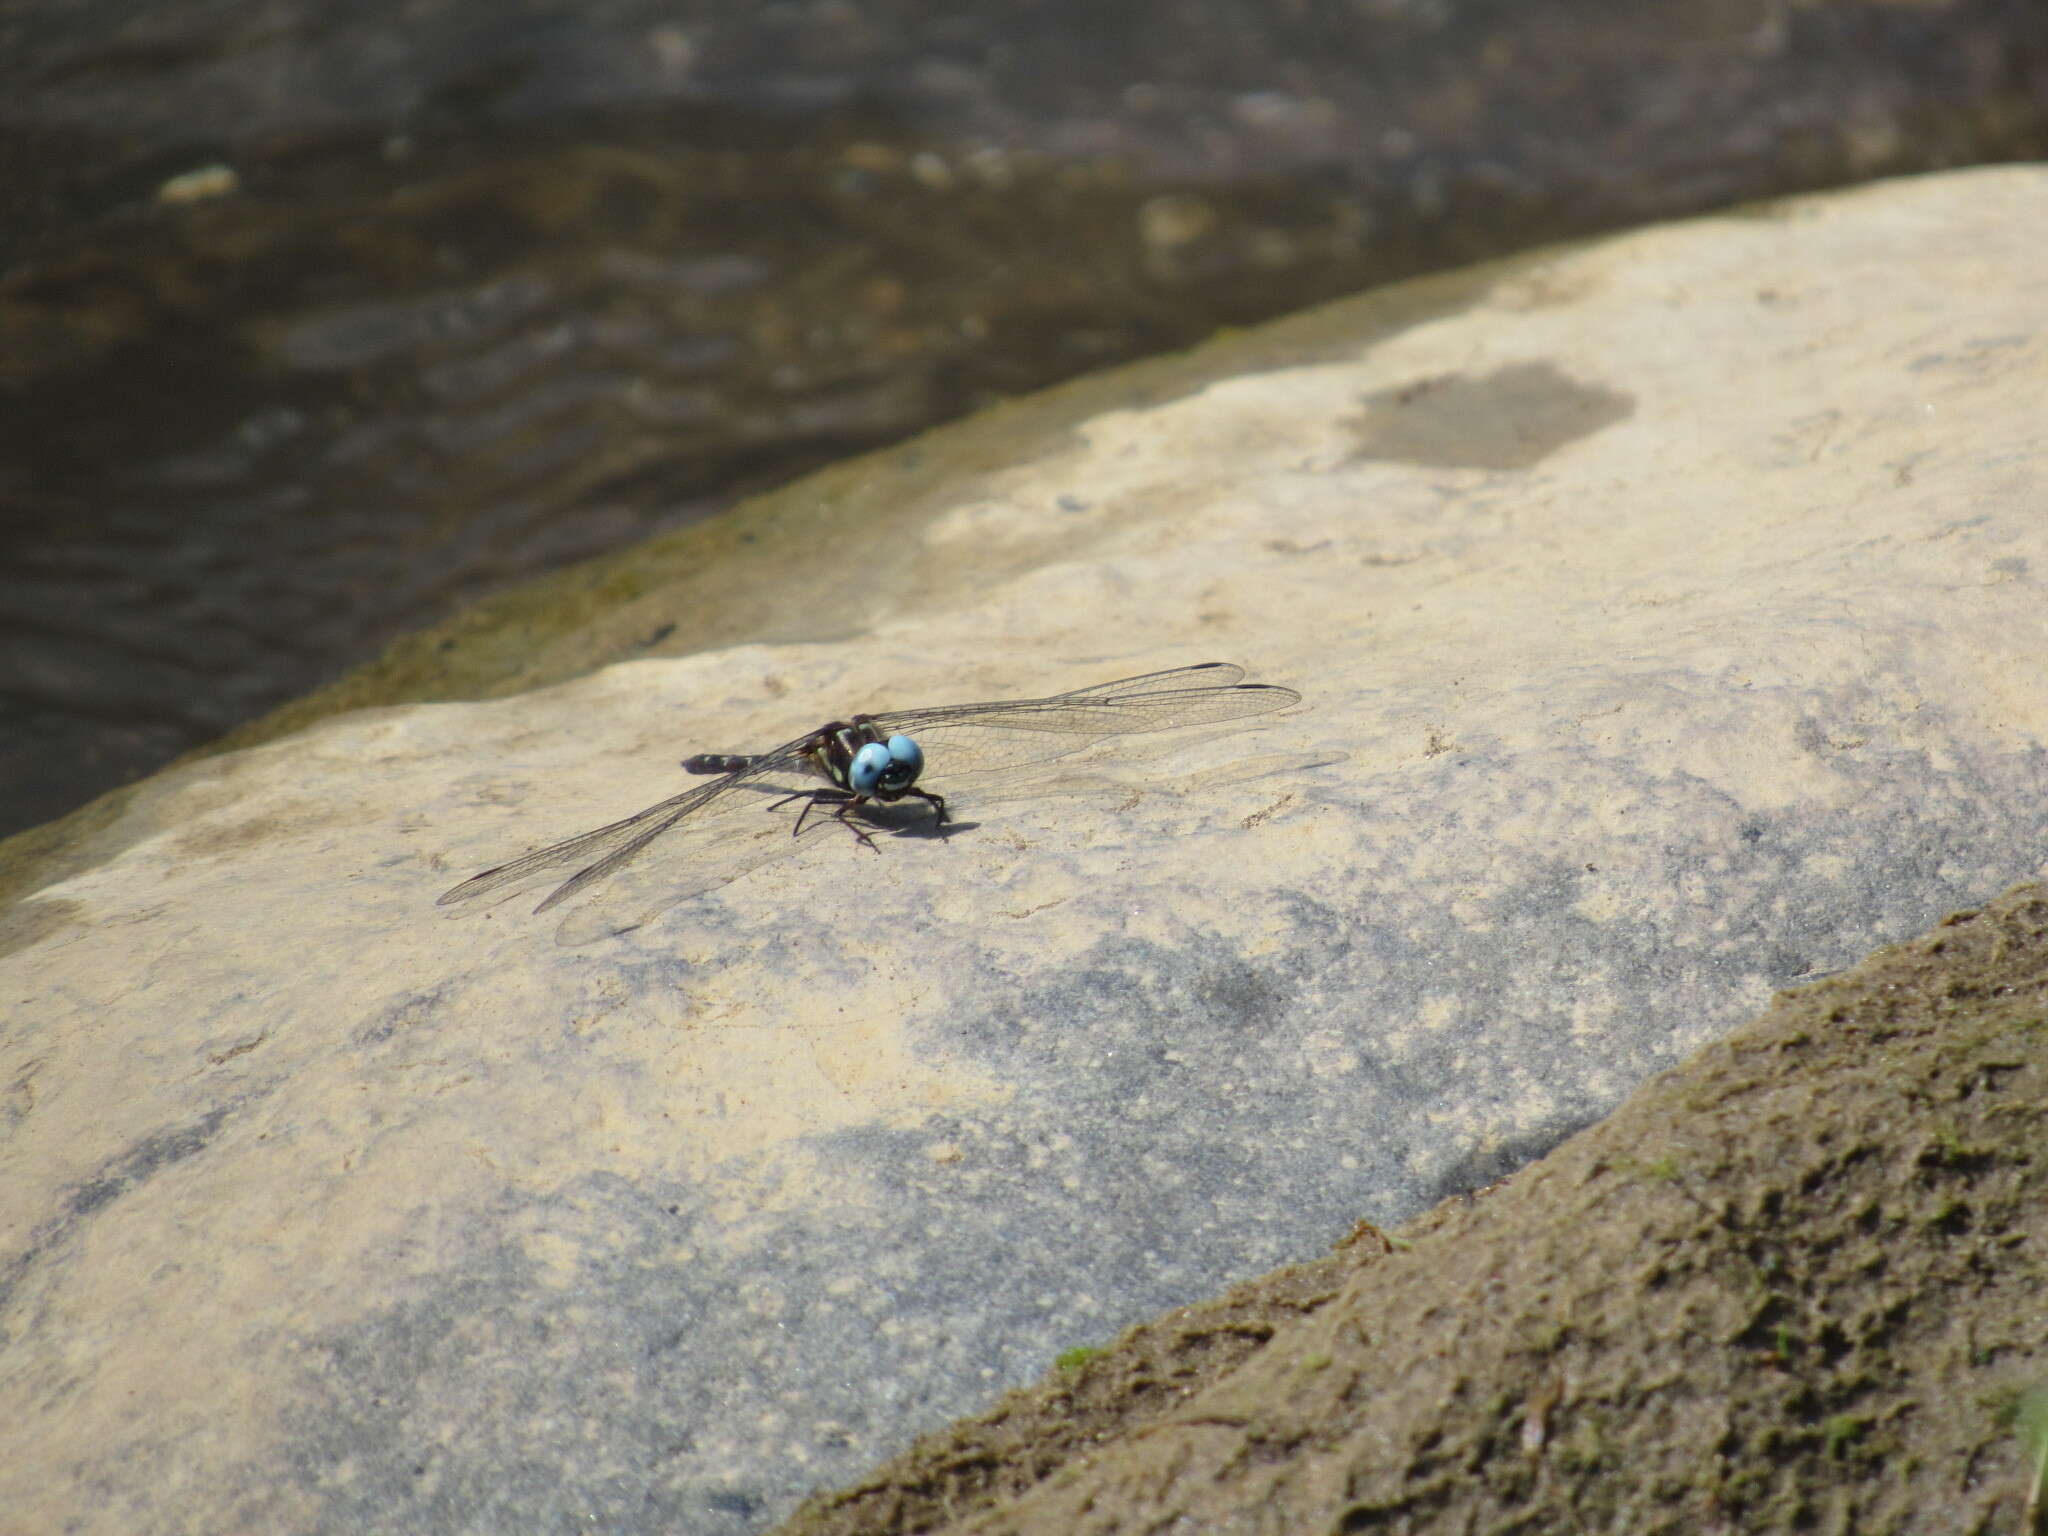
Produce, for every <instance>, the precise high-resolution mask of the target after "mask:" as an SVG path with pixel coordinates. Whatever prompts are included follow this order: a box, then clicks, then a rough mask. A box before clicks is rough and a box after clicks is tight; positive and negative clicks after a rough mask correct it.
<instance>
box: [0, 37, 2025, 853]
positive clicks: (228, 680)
mask: <svg viewBox="0 0 2048 1536" xmlns="http://www.w3.org/2000/svg"><path fill="white" fill-rule="evenodd" d="M2044 141H2048V6H2042V5H2040V4H2038V3H2036V0H1958V3H1954V4H1949V5H1940V4H1932V5H1910V6H1907V5H1898V4H1879V3H1869V4H1846V3H1828V0H1821V3H1818V4H1815V5H1811V6H1801V7H1798V8H1793V7H1790V6H1787V5H1784V4H1780V3H1766V0H1692V3H1689V4H1678V3H1672V0H1631V3H1627V4H1623V3H1619V0H1601V3H1595V0H1551V3H1536V0H1520V3H1477V0H1465V3H1459V0H1436V3H1426V0H1360V3H1357V4H1354V5H1351V6H1336V5H1314V6H1311V5H1307V4H1301V5H1285V4H1256V5H1255V4H1249V3H1247V4H1241V5H1228V4H1218V3H1210V0H1190V3H1185V4H1167V3H1160V0H1148V3H1141V4H1133V5H1127V6H1120V7H1114V8H1109V7H1102V6H1099V5H1093V4H1085V3H1082V0H1046V3H1037V4H1033V3H1029V0H1010V3H1004V4H1001V5H994V4H989V5H983V6H981V7H980V8H978V9H959V8H955V9H949V10H946V11H944V12H943V13H940V12H937V11H935V10H934V9H933V8H931V7H927V6H922V5H918V6H912V5H908V4H903V5H859V4H853V3H831V4H780V5H772V6H770V5H756V6H736V5H732V4H729V3H728V4H721V5H712V4H708V3H705V4H697V5H690V4H681V5H678V4H672V3H671V4H660V5H657V4H653V3H651V0H650V3H613V4H580V5H566V4H564V5H527V6H524V7H517V6H500V5H495V4H494V5H484V4H481V3H478V0H459V3H457V4H454V5H451V6H445V7H442V8H439V9H437V10H433V11H432V12H431V13H427V14H424V15H423V14H422V13H421V12H419V11H418V9H417V8H413V9H402V8H400V7H399V6H397V5H395V4H391V5H385V6H381V7H380V6H377V5H374V4H372V5H351V6H349V7H346V8H326V7H317V6H314V5H311V4H308V3H306V0H296V3H291V0H278V3H273V4H268V5H265V6H263V7H260V8H259V7H256V6H254V5H253V4H251V5H244V6H241V7H234V6H203V7H202V6H198V5H184V6H170V7H160V8H155V9H151V10H146V11H137V10H136V9H135V8H133V7H131V6H128V5H126V4H120V3H116V0H85V3H82V4H74V5H70V6H68V7H62V8H60V7H57V6H54V5H51V6H46V7H44V8H42V9H41V10H39V11H37V12H34V13H32V14H30V13H16V14H14V15H12V16H10V17H9V18H7V19H5V20H0V173H4V177H0V179H4V182H5V185H6V186H7V188H8V194H7V196H6V198H5V200H4V203H0V239H4V240H5V242H6V264H5V269H4V271H0V392H4V396H0V832H5V831H9V830H13V829H16V828H20V827H25V826H29V825H32V824H35V823H37V822H40V821H43V820H47V819H49V818H51V817H54V816H57V815H60V814H62V813H63V812H64V811H66V810H68V809H70V808H71V807H73V806H75V805H78V804H80V803H82V802H83V801H85V800H87V799H89V798H90V797H92V796H93V795H95V794H97V793H99V792H101V791H103V790H105V789H107V788H110V787H112V786H114V785H117V784H119V783H121V782H124V781H126V780H127V779H129V778H132V777H134V776H136V775H139V774H142V773H145V772H147V771H149V770H150V769H152V768H154V767H156V766H158V765H160V764H161V763H162V762H163V761H164V760H166V759H167V758H168V757H170V756H172V755H174V754H176V753H178V752H180V751H184V750H187V749H190V748H193V747H196V746H200V745H202V744H204V743H205V742H207V741H208V740H210V739H211V738H213V737H214V736H216V735H218V734H219V733H220V732H222V731H223V730H226V729H228V728H229V727H231V726H233V725H234V724H236V723H237V722H239V721H242V720H245V719H247V718H249V717H251V716H253V715H255V714H258V713H260V712H262V711H264V710H265V709H267V708H270V707H272V706H273V705H275V704H277V703H279V702H281V701H283V700H285V699H288V698H290V697H293V696H295V695H297V694H300V693H303V692H305V691H306V690H308V689H309V688H311V687H313V686H315V685H317V684H318V683H320V682H322V681H324V680H326V679H328V678H331V677H332V676H334V675H335V674H336V673H338V672H339V671H340V670H342V669H345V668H346V667H348V666H349V665H351V664H353V663H356V662H359V661H362V660H364V659H367V658H368V657H369V656H371V655H374V654H375V652H376V651H377V650H378V649H379V648H380V647H381V646H382V645H383V644H385V643H386V642H387V641H389V640H390V639H391V638H393V637H395V636H396V635H399V634H402V633H404V632H406V631H409V630H412V629H416V628H418V627H420V626H422V625H425V624H428V623H431V622H433V621H435V620H436V619H438V618H440V617H442V616H444V615H446V614H447V613H449V612H450V611H452V609H453V608H455V607H456V606H457V605H459V604H460V603H462V602H463V601H465V600H466V599H469V598H472V597H474V596H477V595H479V594H481V593H484V592H486V591H489V590H493V589H495V588H497V587H500V586H503V585H505V584H508V583H513V582H517V581H519V580H521V579H523V578H526V577H528V576H531V575H533V574H536V573H538V572H541V571H544V570H547V569H550V568H552V567H555V566H557V565H560V564H562V563H565V562H568V561H573V560H576V559H578V558H580V557H582V556H585V555H588V554H592V553H596V552H598V551H601V550H606V549H610V548H614V547H618V546H620V545H622V544H626V543H630V542H632V541H634V540H637V539H640V538H642V537H645V536H646V535H648V534H650V533H653V532H658V531H662V530H665V529H668V528H673V527H676V526H679V525H680V524H682V523H684V522H687V521H690V520H692V519H695V518H699V517H702V516H705V515H707V514H709V513H711V512H713V511H715V510H717V509H718V508H720V507H722V506H725V505H728V504H729V503H730V502H731V501H732V500H733V499H734V498H735V497H736V496H739V495H741V494H744V493H746V492H747V491H750V490H754V489H759V488H762V487H765V486H768V485H772V484H774V483H777V482H779V481H782V480H786V479H788V478H790V477H792V476H794V475H796V474H798V473H801V472H802V471H803V470H805V469H808V468H811V467H813V466H815V465H817V464H819V463H822V462H825V461H827V460H830V459H834V458H839V457H842V456H844V455H846V454H848V453H851V452H854V451H857V450H859V449H862V448H865V447H870V446H874V445H877V444H880V443H884V442H888V441H890V440H893V439H896V438H900V437H902V436H904V435H907V434H909V433H912V432H915V431H917V430H920V429H921V428H924V427H926V426H929V425H931V424H933V423H935V422H937V421H940V420H943V419H945V418H947V417H950V416H954V415H958V414H962V413H964V412H967V411H970V410H973V409H975V408H977V407H979V406H981V405H984V404H987V403H989V402H991V401H994V400H997V399H1000V398H1001V397H1003V396H1005V395H1008V394H1015V393H1021V392H1024V391H1028V390H1031V389H1035V388H1038V387H1040V386H1042V385H1044V384H1047V383H1050V382H1053V381H1055V380H1058V379H1060V378H1063V377H1068V376H1071V375H1073V374H1075V373H1078V372H1082V371H1085V370H1089V369H1093V368H1097V367H1101V366H1104V365H1106V364H1110V363H1114V362H1118V361H1122V360H1125V359H1128V358H1132V357H1136V356H1140V355H1143V354H1145V353H1148V352H1154V351H1158V350H1161V349H1165V348H1171V347H1176V346H1182V345H1185V344H1187V343H1189V342H1192V341H1195V340H1198V339H1200V338H1201V337H1203V336H1204V335H1206V334H1208V333H1209V332H1211V331H1212V330H1214V329H1215V328H1216V327H1217V326H1219V325H1224V324H1242V323H1248V322H1252V321H1256V320H1258V319H1261V318H1265V317H1268V316H1271V315H1274V314H1278V313H1282V312H1285V311H1287V310H1290V309H1294V308H1298V307H1300V306H1301V305H1303V304H1306V303H1310V302H1313V301H1315V300H1318V299H1322V298H1326V297H1330V296H1333V295H1335V294H1339V293H1344V292H1349V291H1352V290H1355V289H1357V288H1360V287H1363V286H1366V285H1369V284H1371V283H1375V282H1379V281H1384V280H1386V279H1388V278H1392V277H1397V276H1402V275H1406V274H1409V273H1413V272H1416V271H1420V270H1425V269H1429V268H1433V267H1441V266H1447V265H1452V264H1456V263H1460V262H1463V261H1467V260H1470V259H1472V258H1475V257H1478V256H1484V255H1490V254H1498V253H1501V252H1504V251H1508V250H1513V249H1516V248H1520V247H1524V246H1527V245H1531V244H1535V243H1539V242H1541V241H1544V240H1548V239H1553V238H1557V237H1559V236H1563V235H1568V234H1573V233H1580V232H1586V231H1591V230H1595V229H1600V228H1605V227H1612V226H1616V225H1622V224H1627V223H1633V222H1639V221H1641V220H1645V219H1652V218H1660V217H1666V216H1670V215H1673V214H1677V213H1682V212H1687V211H1691V210H1697V209H1704V208H1709V207H1714V206H1718V205H1722V204H1725V203H1729V202H1732V201H1736V200H1740V199H1744V198H1750V197H1757V196H1763V195H1768V194H1772V193H1777V192H1783V191H1791V190H1800V189H1806V188H1812V187H1818V186H1828V185H1837V184H1842V183H1847V182H1852V181H1857V180H1863V179H1867V178H1869V177H1872V176H1876V175H1882V174H1888V173H1894V172H1900V171H1907V170H1919V169H1928V168H1935V167H1941V166H1949V165H1962V164H1969V163H1975V162H1980V161H1985V160H1991V159H2000V158H2033V157H2038V156H2040V155H2042V154H2043V152H2044ZM191 173H198V174H196V175H194V174H191ZM181 177H183V178H185V179H183V180H180V179H178V178H181Z"/></svg>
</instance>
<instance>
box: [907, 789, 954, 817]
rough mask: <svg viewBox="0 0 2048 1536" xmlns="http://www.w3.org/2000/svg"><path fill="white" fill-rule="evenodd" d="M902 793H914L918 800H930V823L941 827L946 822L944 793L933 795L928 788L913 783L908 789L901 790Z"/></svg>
mask: <svg viewBox="0 0 2048 1536" xmlns="http://www.w3.org/2000/svg"><path fill="white" fill-rule="evenodd" d="M903 793H905V794H906V795H915V796H917V798H918V799H920V800H929V801H931V803H932V825H933V826H935V827H943V826H944V825H945V824H946V797H945V796H944V795H935V794H933V793H932V792H931V791H930V790H926V789H919V788H917V787H916V786H915V785H913V786H912V787H911V788H909V789H906V790H905V791H903Z"/></svg>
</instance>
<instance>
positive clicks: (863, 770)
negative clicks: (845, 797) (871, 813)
mask: <svg viewBox="0 0 2048 1536" xmlns="http://www.w3.org/2000/svg"><path fill="white" fill-rule="evenodd" d="M923 772H924V749H923V748H922V747H920V746H919V745H918V744H917V743H916V742H914V741H912V740H911V739H910V738H909V737H908V736H891V737H890V738H889V743H888V745H887V746H884V745H883V744H882V743H881V742H879V741H871V742H869V743H868V744H867V745H866V746H864V747H862V748H861V749H860V750H859V751H858V752H856V753H854V754H853V764H852V766H851V767H849V768H848V769H847V770H846V787H847V788H848V789H850V790H852V791H853V792H854V793H855V794H856V795H865V796H869V797H871V798H873V799H876V800H896V799H900V798H901V797H902V795H903V794H904V792H905V791H906V790H908V789H909V788H910V786H911V785H913V784H915V783H916V782H917V776H918V775H919V774H920V773H923Z"/></svg>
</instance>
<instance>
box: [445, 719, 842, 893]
mask: <svg viewBox="0 0 2048 1536" xmlns="http://www.w3.org/2000/svg"><path fill="white" fill-rule="evenodd" d="M809 740H810V738H809V737H808V736H800V737H798V738H797V739H796V740H795V741H792V742H789V743H787V744H786V745H784V746H780V747H777V748H776V749H775V750H774V751H773V752H768V753H763V754H762V755H761V756H759V757H754V758H749V759H748V760H747V761H746V763H745V764H744V765H743V766H742V767H740V768H738V769H735V770H734V771H733V772H731V773H728V774H726V775H724V776H723V777H722V778H717V779H714V780H712V781H711V782H710V783H709V784H700V785H698V786H697V787H696V788H694V789H686V790H684V791H683V792H682V793H681V794H679V795H671V796H669V798H668V799H666V800H662V801H659V802H657V803H656V804H654V805H650V806H648V807H647V809H646V810H644V811H640V812H638V813H637V814H635V815H632V816H628V817H626V818H625V819H624V820H623V821H614V822H612V823H610V824H609V825H607V826H602V827H598V828H595V829H594V830H592V831H589V832H583V833H579V834H578V835H577V836H575V837H571V838H566V839H564V840H563V841H561V842H559V843H551V844H549V845H548V846H547V847H545V848H541V849H538V850H536V851H535V852H533V853H529V854H526V855H525V856H523V857H521V858H517V859H514V860H512V861H511V862H510V863H509V864H500V865H498V866H497V868H495V869H487V870H485V871H484V872H483V873H482V874H479V875H472V876H470V878H469V879H467V880H465V881H463V882H462V883H461V884H460V885H458V886H455V887H453V888H452V889H450V890H447V891H443V892H442V893H441V895H440V898H439V899H438V901H437V902H436V905H438V906H443V907H451V906H458V905H460V904H462V903H464V902H471V901H481V900H483V899H484V898H486V897H490V896H494V895H497V894H499V893H501V892H508V891H512V890H514V889H516V888H518V887H520V886H523V885H526V884H528V883H530V882H532V881H534V880H537V879H539V878H540V877H542V876H544V875H546V874H549V873H550V872H552V871H554V870H558V869H570V868H575V870H576V872H575V873H574V874H573V875H571V876H570V877H569V879H567V880H566V881H564V882H563V883H562V884H561V885H560V886H558V887H556V889H555V890H554V891H552V892H551V893H549V895H548V897H547V899H546V900H545V901H543V902H542V903H541V904H540V905H539V906H537V907H535V908H534V911H536V912H545V911H546V910H547V909H548V908H549V907H552V906H554V905H555V904H556V903H557V902H561V901H566V900H567V899H568V898H569V897H571V896H574V895H575V894H576V893H577V892H578V891H581V890H583V889H585V888H586V887H588V886H591V885H595V884H596V883H597V882H598V881H600V880H604V879H607V878H609V877H610V876H612V875H614V874H616V873H617V872H618V871H619V870H621V869H623V868H624V867H625V866H626V865H627V864H629V863H630V862H632V861H633V860H634V859H635V858H637V857H639V855H640V853H641V851H642V850H643V849H645V848H646V847H647V845H648V844H649V843H651V842H653V841H654V840H655V839H656V838H658V837H660V836H661V835H662V834H663V833H664V832H667V831H668V830H669V829H670V828H672V827H674V826H675V825H676V824H677V823H678V822H680V821H682V820H683V819H684V818H685V817H691V816H696V815H699V814H700V813H702V812H703V811H704V809H705V807H707V806H709V805H710V804H711V802H712V801H714V800H717V799H719V798H721V797H722V796H724V795H725V794H726V793H727V792H728V791H729V790H733V789H737V788H739V787H740V786H741V785H743V784H746V783H749V782H750V781H752V780H755V779H759V778H762V777H764V776H766V775H768V774H772V773H778V772H784V771H788V770H790V769H797V770H799V771H801V770H802V769H803V767H804V761H803V756H802V752H801V748H802V747H803V746H804V745H805V744H807V743H808V742H809Z"/></svg>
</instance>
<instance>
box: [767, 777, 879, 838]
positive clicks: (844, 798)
mask: <svg viewBox="0 0 2048 1536" xmlns="http://www.w3.org/2000/svg"><path fill="white" fill-rule="evenodd" d="M862 798H863V797H862V796H860V795H852V794H848V793H847V792H846V791H845V790H843V789H800V790H797V791H796V792H795V793H794V794H789V795H784V796H783V797H782V798H781V799H780V800H777V801H775V802H774V803H773V804H771V805H770V806H769V807H768V809H769V810H771V811H773V810H779V809H780V808H781V807H783V806H785V805H787V804H789V802H790V801H792V800H801V801H803V803H804V808H803V809H802V810H800V811H798V812H797V813H796V825H795V826H793V827H791V828H790V829H789V835H790V836H791V837H795V836H796V835H797V834H798V833H800V832H802V831H803V829H804V818H805V817H807V816H809V815H810V814H811V812H812V810H814V809H815V808H816V807H818V806H821V805H831V806H837V807H838V809H837V810H835V811H834V812H833V813H832V819H833V820H834V821H837V822H838V823H839V824H840V825H841V826H843V827H845V828H846V830H847V831H849V832H851V833H852V834H853V835H854V836H855V837H857V838H859V839H860V840H861V844H862V846H863V847H867V848H874V850H875V852H876V853H880V852H881V851H882V850H881V849H879V848H875V840H874V838H873V837H872V836H871V835H870V834H869V833H867V832H864V831H862V830H861V829H860V828H859V827H856V826H855V825H854V824H853V823H852V822H851V821H849V820H847V813H848V812H849V811H851V810H852V809H853V808H854V807H855V806H857V805H859V804H860V803H861V800H862Z"/></svg>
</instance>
